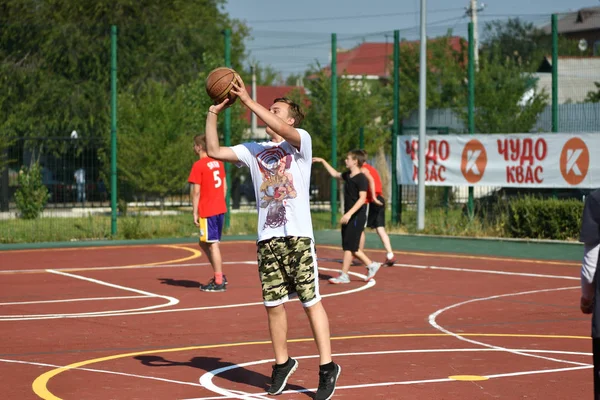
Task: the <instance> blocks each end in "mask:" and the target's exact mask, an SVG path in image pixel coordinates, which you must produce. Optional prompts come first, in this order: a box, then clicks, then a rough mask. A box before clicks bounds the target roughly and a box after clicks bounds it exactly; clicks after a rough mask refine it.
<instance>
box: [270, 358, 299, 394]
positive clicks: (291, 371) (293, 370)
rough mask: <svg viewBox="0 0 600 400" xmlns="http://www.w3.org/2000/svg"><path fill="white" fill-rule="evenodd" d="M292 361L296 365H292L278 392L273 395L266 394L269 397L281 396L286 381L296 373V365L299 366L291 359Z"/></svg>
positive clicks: (296, 361)
mask: <svg viewBox="0 0 600 400" xmlns="http://www.w3.org/2000/svg"><path fill="white" fill-rule="evenodd" d="M293 360H294V362H295V363H296V365H294V366H293V367H292V369H291V370H290V372H289V373H288V374H287V376H286V377H285V380H284V381H283V385H281V387H280V388H279V390H278V391H276V392H275V393H269V392H267V394H268V395H269V396H277V395H278V394H281V392H283V390H284V389H285V386H286V385H287V381H288V379H289V378H290V376H292V374H293V373H294V372H296V370H297V369H298V364H299V363H298V360H296V359H293Z"/></svg>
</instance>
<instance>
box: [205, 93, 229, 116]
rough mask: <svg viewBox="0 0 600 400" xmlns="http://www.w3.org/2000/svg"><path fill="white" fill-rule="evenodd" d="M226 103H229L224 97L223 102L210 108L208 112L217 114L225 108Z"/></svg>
mask: <svg viewBox="0 0 600 400" xmlns="http://www.w3.org/2000/svg"><path fill="white" fill-rule="evenodd" d="M227 103H229V99H228V98H227V97H226V98H225V100H223V101H222V102H221V103H219V104H216V105H213V106H210V107H209V108H208V111H210V112H213V113H215V114H218V113H219V112H221V110H222V109H224V108H225V106H226V105H227Z"/></svg>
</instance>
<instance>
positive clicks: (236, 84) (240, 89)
mask: <svg viewBox="0 0 600 400" xmlns="http://www.w3.org/2000/svg"><path fill="white" fill-rule="evenodd" d="M231 93H233V94H235V95H236V96H238V97H239V98H240V100H241V101H242V102H243V103H246V101H248V100H249V99H250V95H249V94H248V91H247V90H246V86H245V85H244V81H243V80H242V77H241V76H239V75H238V74H235V80H234V81H233V87H232V88H231Z"/></svg>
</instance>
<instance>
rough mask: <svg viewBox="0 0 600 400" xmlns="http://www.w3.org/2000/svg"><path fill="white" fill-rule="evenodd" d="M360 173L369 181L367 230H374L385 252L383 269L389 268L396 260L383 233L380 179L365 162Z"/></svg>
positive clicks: (361, 247)
mask: <svg viewBox="0 0 600 400" xmlns="http://www.w3.org/2000/svg"><path fill="white" fill-rule="evenodd" d="M362 152H363V154H364V156H365V159H366V158H367V156H368V154H367V152H366V150H362ZM361 172H362V173H363V174H365V176H366V177H367V179H368V180H369V190H368V191H367V204H368V205H369V211H368V214H367V228H371V229H375V232H377V235H379V239H381V243H382V244H383V247H385V251H386V252H387V254H386V258H385V261H384V262H383V266H384V267H391V266H392V265H394V262H396V260H395V259H394V251H393V250H392V245H391V243H390V237H389V236H388V234H387V232H386V231H385V199H384V198H383V187H382V185H381V178H380V176H379V173H378V172H377V170H376V169H375V168H374V167H373V166H371V165H369V164H367V163H366V162H365V163H364V164H363V165H362V167H361ZM359 248H360V250H361V251H362V250H364V248H365V233H364V232H363V233H362V235H361V237H360V247H359Z"/></svg>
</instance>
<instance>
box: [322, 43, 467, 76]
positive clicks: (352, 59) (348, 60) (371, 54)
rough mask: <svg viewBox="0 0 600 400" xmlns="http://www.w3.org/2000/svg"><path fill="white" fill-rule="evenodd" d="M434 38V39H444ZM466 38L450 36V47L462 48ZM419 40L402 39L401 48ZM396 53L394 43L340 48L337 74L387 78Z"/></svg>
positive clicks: (457, 49) (326, 69)
mask: <svg viewBox="0 0 600 400" xmlns="http://www.w3.org/2000/svg"><path fill="white" fill-rule="evenodd" d="M443 39H445V38H441V39H432V40H443ZM463 40H464V39H463V38H461V37H458V36H452V37H450V38H449V42H450V47H451V48H452V49H454V50H456V51H459V50H460V49H461V46H462V44H461V42H462V41H463ZM418 45H419V41H411V42H409V41H402V42H400V48H402V47H405V46H418ZM393 54H394V43H374V42H371V43H361V44H360V45H358V46H356V47H354V48H352V49H350V50H338V52H337V74H338V76H341V75H355V76H363V75H366V76H372V77H378V78H387V77H389V76H390V71H391V69H392V68H391V64H392V60H391V58H392V55H393ZM330 68H331V67H330V66H327V67H325V68H324V69H323V70H324V71H325V73H327V74H329V73H330V70H331V69H330Z"/></svg>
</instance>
